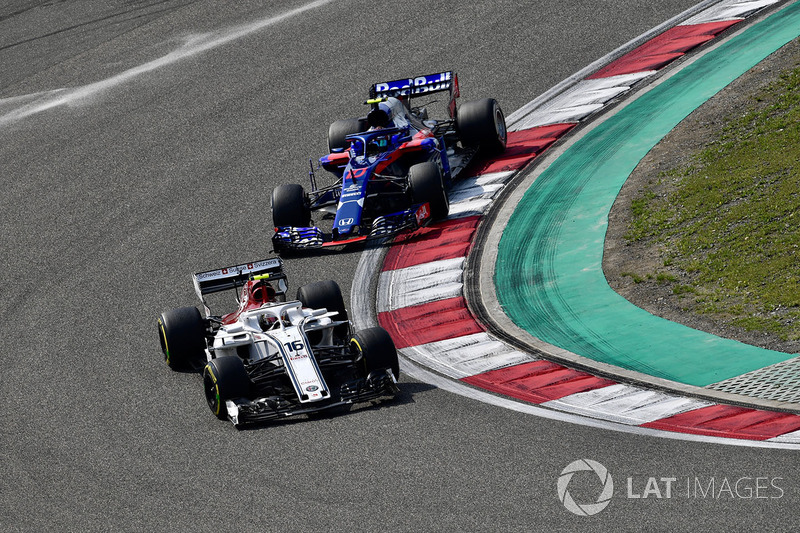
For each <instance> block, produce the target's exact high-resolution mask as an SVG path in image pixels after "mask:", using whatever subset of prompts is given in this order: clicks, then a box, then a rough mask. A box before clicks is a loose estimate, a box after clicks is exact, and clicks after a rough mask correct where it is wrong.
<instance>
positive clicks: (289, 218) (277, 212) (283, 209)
mask: <svg viewBox="0 0 800 533" xmlns="http://www.w3.org/2000/svg"><path fill="white" fill-rule="evenodd" d="M310 223H311V210H310V209H309V207H308V204H307V203H306V193H305V191H304V190H303V186H302V185H298V184H296V183H286V184H283V185H278V186H277V187H275V188H274V189H273V190H272V224H273V225H274V226H275V227H276V228H277V227H282V226H293V227H301V228H305V227H308V226H309V225H310Z"/></svg>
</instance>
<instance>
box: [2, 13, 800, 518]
mask: <svg viewBox="0 0 800 533" xmlns="http://www.w3.org/2000/svg"><path fill="white" fill-rule="evenodd" d="M96 4H97V3H95V2H88V1H85V2H40V3H37V2H10V3H8V2H7V3H6V4H4V6H3V7H0V66H1V67H2V72H3V77H2V79H0V169H2V177H1V178H0V179H2V184H3V194H2V196H0V202H2V204H1V205H0V218H1V219H2V227H3V231H2V233H0V246H2V250H3V267H2V290H0V309H2V313H3V319H4V326H3V344H2V346H3V349H2V374H0V375H1V376H2V378H1V381H0V403H1V405H2V407H0V417H2V420H3V426H2V433H1V434H2V436H1V437H0V450H1V451H0V453H2V456H0V502H2V503H0V530H3V531H16V530H22V531H42V530H48V531H109V530H121V531H144V530H148V531H159V530H160V531H188V530H195V531H209V530H222V531H289V530H291V531H296V530H318V531H344V530H358V531H381V530H394V531H432V530H440V529H447V530H454V531H455V530H473V531H520V530H537V529H543V528H545V527H547V528H548V529H561V530H578V529H580V530H589V531H592V530H598V531H599V530H605V529H609V528H611V529H613V530H618V531H621V530H629V531H642V530H650V531H658V530H695V529H696V530H709V531H711V530H729V531H730V530H745V529H748V530H756V531H757V530H769V531H789V530H791V529H792V528H793V527H794V526H795V517H796V508H797V503H798V501H799V500H800V475H798V473H797V468H796V463H797V454H796V452H791V451H786V450H772V449H760V448H747V447H744V448H739V447H731V446H722V445H719V444H707V443H694V442H683V441H677V440H669V439H660V438H654V437H648V436H638V435H631V434H624V433H617V432H612V431H606V430H601V429H597V428H590V427H585V426H580V425H575V424H570V423H565V422H558V421H552V420H546V419H542V418H538V417H535V416H532V415H530V414H525V413H518V412H514V411H510V410H506V409H502V408H500V407H496V406H491V405H486V404H483V403H479V402H477V401H474V400H470V399H467V398H463V397H461V396H458V395H454V394H451V393H449V392H446V391H444V390H439V389H435V388H433V387H432V386H430V385H426V384H424V383H420V382H416V381H414V380H410V379H408V378H404V379H402V380H401V394H400V396H399V398H398V400H397V401H395V402H393V403H391V404H383V405H381V406H378V407H367V408H360V409H355V410H354V411H352V412H351V413H350V414H347V415H344V416H338V417H332V418H324V419H320V420H313V421H307V420H298V421H297V422H288V423H282V424H275V425H272V426H269V427H264V428H259V429H254V430H246V431H237V430H235V429H234V428H233V427H232V426H231V425H230V424H226V423H223V422H220V421H218V420H216V419H215V418H214V417H213V416H211V414H210V413H209V412H208V409H207V407H206V406H205V403H204V400H203V397H202V390H201V381H200V378H199V376H197V375H194V374H186V373H173V372H170V371H169V370H168V369H167V368H166V366H165V365H164V364H163V361H162V357H161V354H160V352H159V348H158V341H157V337H156V334H155V333H156V330H155V317H156V316H157V314H158V312H160V311H161V310H164V309H167V308H170V307H176V306H181V305H190V304H193V303H195V299H194V294H193V291H192V287H191V283H190V280H189V273H191V272H193V271H197V270H201V269H205V268H213V267H218V266H223V265H227V264H233V263H236V262H241V261H247V260H251V259H258V258H262V257H265V256H268V255H269V240H268V239H269V235H270V231H271V228H270V227H269V226H270V218H269V193H270V191H271V189H272V187H274V186H275V185H276V184H278V183H289V182H304V180H305V179H306V172H307V164H308V163H307V160H308V158H309V157H318V156H319V155H321V154H322V153H323V151H324V149H325V132H326V129H327V124H329V123H330V122H332V121H333V120H335V119H337V118H341V117H346V116H354V115H356V114H357V113H358V112H360V111H361V109H360V105H359V102H360V101H361V100H362V99H363V98H364V94H365V92H366V89H367V87H368V86H369V84H370V83H372V82H374V81H381V80H383V79H390V78H395V77H402V76H404V75H406V74H408V75H413V74H421V73H429V72H436V71H440V70H444V69H453V70H455V71H456V72H458V74H459V79H460V80H461V88H462V95H463V96H464V98H465V99H470V98H480V97H485V96H492V97H495V98H497V99H498V100H499V101H500V102H501V104H502V105H503V107H504V108H505V109H506V112H507V113H510V112H511V111H513V110H514V109H517V108H519V107H521V106H522V105H523V104H525V103H526V102H528V101H529V100H531V99H533V98H534V97H535V96H537V95H538V94H541V93H542V92H544V91H545V90H547V89H548V88H550V87H552V86H554V85H555V84H557V83H558V82H560V81H561V80H563V79H565V78H566V77H568V76H569V75H571V74H572V73H574V72H577V71H578V70H580V69H581V68H582V67H584V66H585V65H587V64H589V63H591V62H592V61H594V60H595V59H597V58H599V57H601V56H603V55H605V54H606V53H608V52H610V51H611V50H613V49H615V48H617V47H618V46H620V45H621V44H623V43H625V42H627V41H629V40H630V39H632V38H633V37H636V36H638V35H640V34H641V33H643V32H645V31H647V30H648V29H650V28H652V27H654V26H656V25H658V24H660V23H661V22H663V21H665V20H667V19H668V18H670V17H672V16H674V15H676V14H678V13H679V12H681V11H683V10H684V9H687V8H688V7H690V6H691V5H692V2H691V1H664V2H658V3H647V5H646V7H642V6H641V5H639V6H637V5H634V4H633V3H631V2H625V1H609V2H603V3H601V4H598V3H596V2H575V3H564V2H558V3H556V2H542V3H537V4H532V3H527V2H504V1H498V2H493V3H492V5H491V6H489V5H488V4H487V5H485V6H483V5H482V6H469V7H467V6H466V5H465V4H464V3H458V2H440V3H431V2H417V1H409V2H404V3H399V4H395V3H393V4H391V7H390V6H389V5H386V6H383V5H376V4H375V3H368V2H355V1H352V2H316V3H313V4H307V3H302V2H236V3H229V2H219V1H205V2H188V1H183V2H180V1H175V2H133V1H119V2H104V3H103V6H102V7H98V6H97V5H96ZM293 10H294V11H293ZM287 13H289V15H287ZM253 23H256V24H255V25H254V24H253ZM62 89H64V90H62ZM54 91H57V92H54ZM357 261H358V254H357V253H356V252H349V253H343V254H339V255H335V256H326V257H323V258H320V257H310V258H291V259H288V260H287V264H286V267H287V271H288V274H289V276H290V282H291V284H292V287H293V288H294V287H297V286H298V285H300V284H303V283H306V282H310V281H314V280H317V279H324V278H332V279H336V280H337V281H339V283H340V284H341V285H342V289H343V292H344V293H345V294H346V295H348V294H350V289H351V284H352V273H353V271H354V269H355V265H356V263H357ZM357 282H358V281H357ZM581 458H589V459H593V460H596V461H599V462H600V463H602V464H604V465H605V466H606V467H607V468H608V470H609V472H610V473H611V474H612V475H613V477H614V480H615V483H616V490H615V496H614V498H613V499H612V500H611V503H610V505H609V506H608V508H606V509H605V510H604V511H602V512H601V513H600V514H598V515H595V516H593V517H578V516H575V515H573V514H571V513H570V512H568V511H567V510H566V509H565V508H564V507H563V506H562V505H561V503H560V502H559V498H558V494H557V490H556V482H557V479H558V477H559V474H560V473H561V471H562V469H563V468H564V467H565V466H567V465H568V464H569V463H571V462H572V461H575V460H577V459H581ZM650 477H654V478H659V479H660V478H662V477H663V478H669V477H674V478H676V479H677V481H676V482H675V483H676V484H675V486H674V487H673V493H672V496H673V497H672V498H670V499H666V498H662V499H656V498H654V497H652V492H651V497H650V498H647V499H642V498H627V497H626V479H627V478H631V489H632V491H631V492H632V494H639V495H640V494H642V491H643V489H644V487H645V484H646V482H647V481H648V478H650ZM744 478H747V479H744ZM756 478H761V480H760V481H759V480H757V479H756ZM764 478H766V479H767V480H768V481H766V485H767V486H768V488H762V489H760V490H758V491H756V490H755V489H756V485H760V486H764V484H765V481H764ZM776 478H780V479H776ZM712 479H713V480H714V482H715V484H716V490H715V491H714V492H715V494H713V496H714V497H712V496H708V495H706V496H703V495H702V494H703V492H704V491H701V493H700V494H697V492H696V490H695V491H692V490H688V491H687V489H686V482H687V481H688V482H690V487H691V488H692V489H694V488H695V481H699V482H700V485H701V487H702V488H703V489H706V488H707V486H708V484H709V481H710V480H712ZM742 479H744V481H741V482H740V485H739V491H738V492H737V493H736V494H733V495H732V496H729V493H728V492H727V491H725V490H722V491H720V490H719V489H720V487H721V486H724V484H723V480H725V481H727V482H728V484H729V485H731V486H733V485H734V483H735V482H736V481H739V480H742ZM593 481H594V484H592V482H593ZM596 484H597V479H596V478H595V479H594V480H592V479H591V478H589V477H585V478H581V479H578V477H576V478H575V480H574V481H573V483H572V484H571V485H570V491H571V493H572V496H573V497H574V498H575V500H576V501H581V500H584V501H586V500H591V499H594V498H595V497H596V495H597V486H596ZM775 485H777V487H780V490H778V489H777V488H775ZM748 486H749V487H752V489H753V490H752V491H751V492H748V491H747V490H745V489H746V488H747V487H748ZM681 487H682V488H681ZM661 492H662V495H663V493H664V484H663V482H662V486H661ZM748 494H750V497H747V495H748ZM757 495H758V496H760V497H759V498H756V496H757ZM582 496H583V498H581V497H582Z"/></svg>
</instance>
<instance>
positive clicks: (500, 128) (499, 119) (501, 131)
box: [494, 106, 508, 146]
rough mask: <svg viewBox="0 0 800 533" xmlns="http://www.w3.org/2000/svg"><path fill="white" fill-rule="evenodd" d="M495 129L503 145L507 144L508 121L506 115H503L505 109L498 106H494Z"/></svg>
mask: <svg viewBox="0 0 800 533" xmlns="http://www.w3.org/2000/svg"><path fill="white" fill-rule="evenodd" d="M494 129H495V131H496V132H497V139H498V140H499V141H500V142H502V143H503V146H505V144H506V140H507V139H508V132H507V131H506V121H505V117H504V116H503V111H502V110H501V109H500V108H499V107H497V106H495V108H494Z"/></svg>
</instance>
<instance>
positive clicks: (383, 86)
mask: <svg viewBox="0 0 800 533" xmlns="http://www.w3.org/2000/svg"><path fill="white" fill-rule="evenodd" d="M442 91H450V102H449V105H448V110H449V111H450V117H451V118H455V109H456V98H458V97H459V96H460V94H459V90H458V76H456V74H455V73H454V72H453V71H447V72H440V73H438V74H428V75H427V76H417V77H415V78H404V79H402V80H394V81H386V82H382V83H376V84H375V85H373V86H372V87H371V88H370V91H369V97H370V100H375V99H380V98H387V97H389V96H393V97H395V98H400V99H403V98H411V97H412V96H419V95H421V94H431V93H438V92H442Z"/></svg>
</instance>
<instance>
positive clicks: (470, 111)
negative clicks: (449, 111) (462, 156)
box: [457, 98, 508, 155]
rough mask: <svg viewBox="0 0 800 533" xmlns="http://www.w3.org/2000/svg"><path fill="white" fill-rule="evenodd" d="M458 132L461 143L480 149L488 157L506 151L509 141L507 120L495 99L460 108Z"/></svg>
mask: <svg viewBox="0 0 800 533" xmlns="http://www.w3.org/2000/svg"><path fill="white" fill-rule="evenodd" d="M457 125H458V131H459V134H460V137H461V143H462V144H464V145H465V146H468V147H470V148H480V150H481V152H483V153H484V154H486V155H498V154H501V153H503V152H504V151H505V149H506V143H507V141H508V131H507V130H506V119H505V116H504V115H503V110H502V109H500V105H499V104H498V103H497V100H495V99H494V98H484V99H483V100H473V101H471V102H465V103H464V104H462V105H461V107H459V108H458V115H457Z"/></svg>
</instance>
